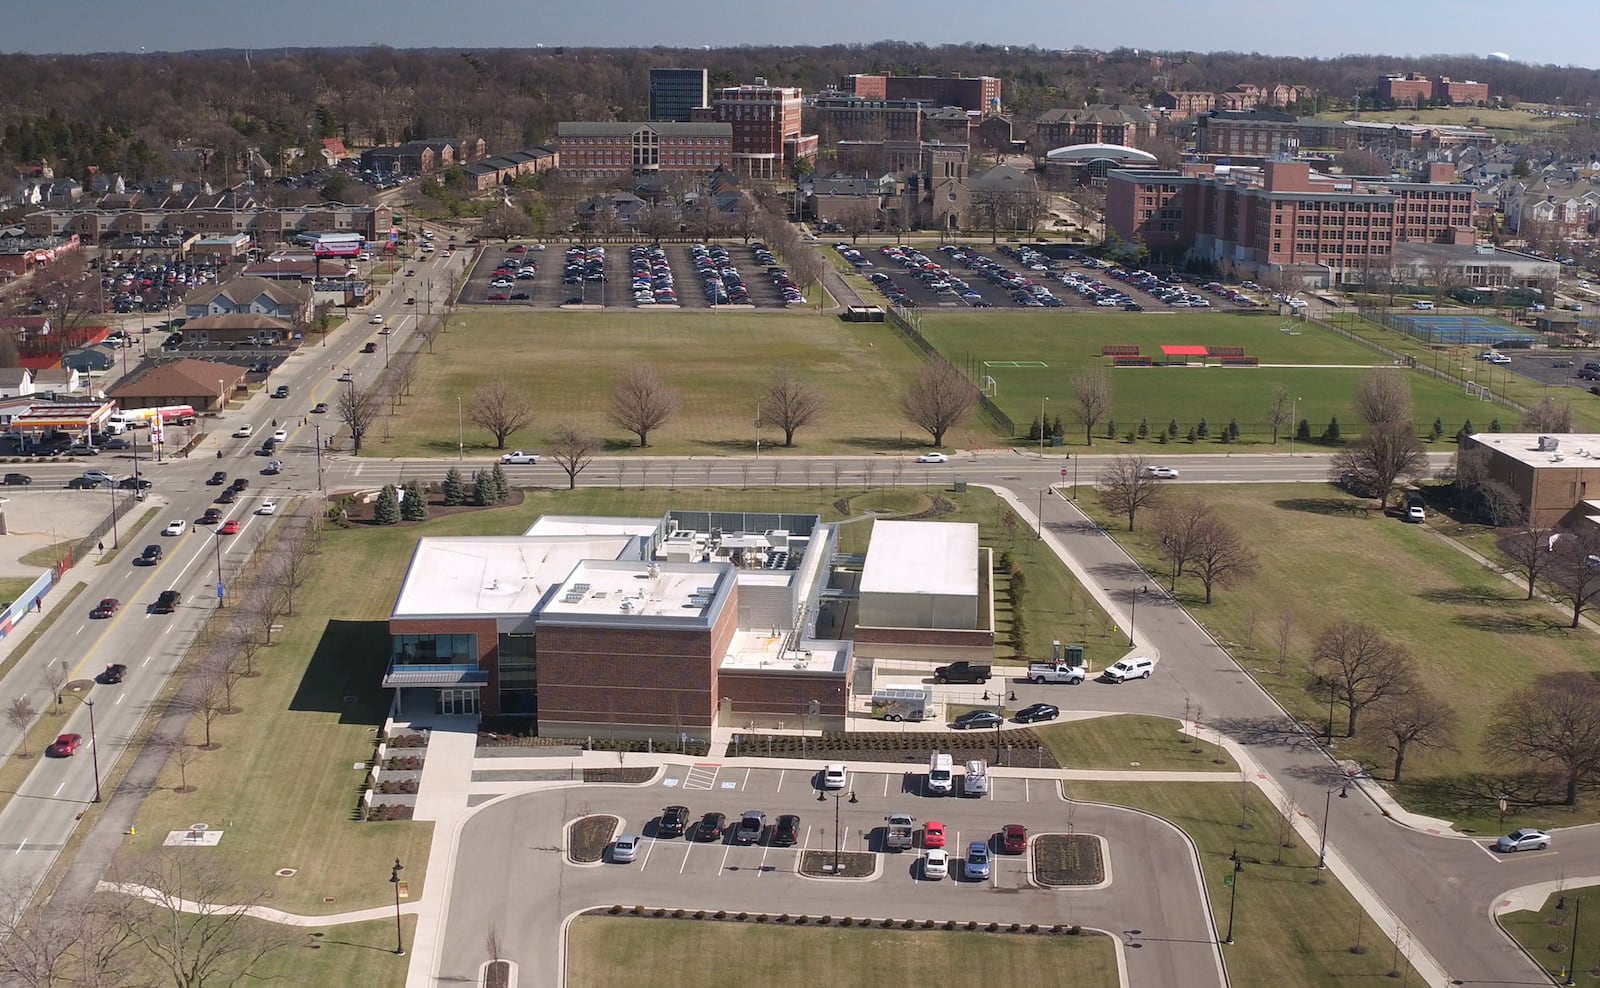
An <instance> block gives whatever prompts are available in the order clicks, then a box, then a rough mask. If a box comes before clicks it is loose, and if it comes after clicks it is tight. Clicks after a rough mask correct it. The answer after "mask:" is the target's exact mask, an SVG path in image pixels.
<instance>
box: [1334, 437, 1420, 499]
mask: <svg viewBox="0 0 1600 988" xmlns="http://www.w3.org/2000/svg"><path fill="white" fill-rule="evenodd" d="M1427 468H1428V458H1427V456H1426V454H1424V453H1423V452H1422V443H1421V442H1420V441H1419V440H1418V439H1417V431H1416V428H1415V427H1414V426H1413V425H1412V424H1411V422H1410V421H1401V422H1378V423H1375V424H1373V425H1369V426H1368V427H1367V430H1366V431H1365V432H1363V433H1362V434H1361V436H1360V438H1358V439H1357V440H1356V441H1355V442H1354V443H1353V444H1351V445H1350V446H1348V447H1346V448H1344V449H1341V450H1340V451H1339V452H1338V453H1336V454H1335V455H1334V457H1333V460H1332V462H1331V464H1330V466H1329V468H1328V479H1329V480H1331V481H1332V482H1334V483H1336V484H1337V483H1339V482H1340V481H1342V480H1343V479H1344V478H1345V477H1346V476H1357V477H1361V478H1363V479H1364V480H1368V481H1370V482H1371V483H1372V484H1373V486H1374V487H1375V488H1376V490H1377V497H1378V506H1379V507H1383V506H1384V505H1385V504H1387V503H1388V500H1389V491H1390V490H1391V489H1393V487H1394V485H1395V483H1396V482H1397V481H1399V480H1400V479H1401V478H1404V477H1416V476H1418V475H1420V474H1422V473H1423V472H1424V471H1426V470H1427Z"/></svg>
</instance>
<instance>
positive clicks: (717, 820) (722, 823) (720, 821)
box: [700, 813, 728, 841]
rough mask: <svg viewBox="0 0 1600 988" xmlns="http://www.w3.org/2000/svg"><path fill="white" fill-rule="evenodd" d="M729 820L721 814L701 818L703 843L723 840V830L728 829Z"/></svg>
mask: <svg viewBox="0 0 1600 988" xmlns="http://www.w3.org/2000/svg"><path fill="white" fill-rule="evenodd" d="M727 826H728V818H727V817H725V816H723V815H722V814H721V813H707V814H706V815H705V816H703V817H701V818H700V839H701V840H703V841H713V840H721V839H722V832H723V830H725V829H727Z"/></svg>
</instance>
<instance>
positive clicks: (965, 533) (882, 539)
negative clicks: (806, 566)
mask: <svg viewBox="0 0 1600 988" xmlns="http://www.w3.org/2000/svg"><path fill="white" fill-rule="evenodd" d="M861 592H862V593H864V594H866V593H898V594H945V595H958V596H968V597H971V596H975V595H976V594H977V592H978V526H977V525H973V524H970V523H967V522H947V521H876V522H873V524H872V541H871V543H870V544H869V545H868V547H867V562H866V565H865V566H863V567H862V570H861Z"/></svg>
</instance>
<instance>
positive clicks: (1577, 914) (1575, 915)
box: [1561, 897, 1583, 986]
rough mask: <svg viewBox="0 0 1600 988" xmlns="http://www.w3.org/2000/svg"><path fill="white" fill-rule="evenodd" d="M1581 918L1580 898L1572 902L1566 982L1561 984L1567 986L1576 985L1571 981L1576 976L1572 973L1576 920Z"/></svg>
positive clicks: (1576, 958) (1576, 961)
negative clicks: (1570, 938)
mask: <svg viewBox="0 0 1600 988" xmlns="http://www.w3.org/2000/svg"><path fill="white" fill-rule="evenodd" d="M1582 916H1583V899H1582V898H1581V897H1580V898H1577V899H1574V900H1572V949H1571V950H1570V951H1569V952H1568V954H1567V980H1565V981H1563V982H1561V983H1562V984H1564V985H1568V986H1571V985H1575V984H1577V983H1578V982H1576V981H1574V980H1573V979H1574V977H1576V975H1577V972H1576V971H1574V970H1573V968H1575V967H1577V966H1578V930H1579V926H1578V920H1579V918H1581V917H1582Z"/></svg>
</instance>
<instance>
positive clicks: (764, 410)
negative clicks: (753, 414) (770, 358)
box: [761, 367, 822, 447]
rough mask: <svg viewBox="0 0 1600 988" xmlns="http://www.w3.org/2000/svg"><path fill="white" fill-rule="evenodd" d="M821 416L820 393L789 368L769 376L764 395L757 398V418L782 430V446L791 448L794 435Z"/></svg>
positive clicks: (815, 387) (783, 368) (781, 368)
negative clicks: (759, 401) (759, 416)
mask: <svg viewBox="0 0 1600 988" xmlns="http://www.w3.org/2000/svg"><path fill="white" fill-rule="evenodd" d="M821 414H822V392H821V390H820V389H818V388H817V386H816V385H814V384H811V383H809V382H807V381H806V380H805V379H803V378H802V377H800V375H799V374H798V373H797V372H796V371H795V370H794V369H793V368H791V367H780V368H779V369H778V370H776V371H774V372H773V374H772V380H771V382H770V383H769V384H768V385H767V393H766V394H764V395H762V396H761V417H762V418H763V419H765V420H766V421H768V422H771V423H772V424H773V425H775V426H777V427H778V428H780V429H782V430H783V445H784V446H785V447H790V446H793V445H794V434H795V431H796V430H798V429H799V428H800V427H802V426H806V425H810V424H811V423H812V422H814V421H816V420H817V418H818V417H819V416H821Z"/></svg>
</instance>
